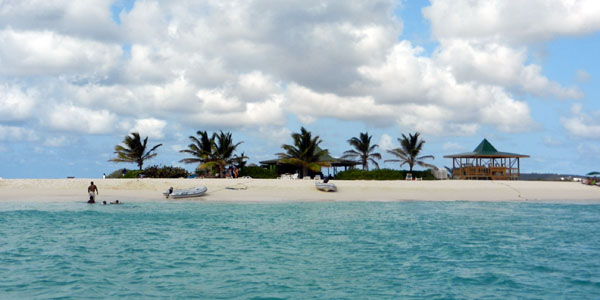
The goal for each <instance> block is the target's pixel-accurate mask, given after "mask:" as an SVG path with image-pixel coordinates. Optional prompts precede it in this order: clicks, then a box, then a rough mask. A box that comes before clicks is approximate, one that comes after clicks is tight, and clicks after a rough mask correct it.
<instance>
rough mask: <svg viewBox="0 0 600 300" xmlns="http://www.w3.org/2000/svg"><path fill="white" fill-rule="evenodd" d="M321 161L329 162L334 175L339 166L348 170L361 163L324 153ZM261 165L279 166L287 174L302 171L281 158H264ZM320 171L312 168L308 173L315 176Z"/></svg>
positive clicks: (282, 172) (281, 172) (269, 167)
mask: <svg viewBox="0 0 600 300" xmlns="http://www.w3.org/2000/svg"><path fill="white" fill-rule="evenodd" d="M319 161H326V162H329V164H330V166H331V168H333V172H332V173H333V174H331V175H333V176H335V174H337V172H338V168H343V171H346V170H348V169H352V168H354V167H355V166H356V165H360V163H359V162H356V161H353V160H347V159H341V158H334V157H332V156H331V155H329V154H326V155H323V156H321V157H320V158H319ZM260 165H261V166H263V167H265V168H268V169H272V168H274V167H276V168H277V172H278V173H279V174H280V175H281V174H286V173H296V172H300V173H302V172H301V170H299V168H298V166H295V165H290V164H283V163H281V162H279V159H271V160H264V161H261V162H260ZM317 174H319V173H315V172H313V171H311V170H309V171H308V175H309V176H311V177H313V176H315V175H317Z"/></svg>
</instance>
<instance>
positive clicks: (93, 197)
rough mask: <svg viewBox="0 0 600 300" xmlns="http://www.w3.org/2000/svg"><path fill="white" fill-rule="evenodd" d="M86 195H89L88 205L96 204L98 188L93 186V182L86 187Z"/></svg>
mask: <svg viewBox="0 0 600 300" xmlns="http://www.w3.org/2000/svg"><path fill="white" fill-rule="evenodd" d="M88 194H90V200H89V201H88V203H96V195H98V194H100V193H99V192H98V187H97V186H96V185H95V184H94V182H93V181H92V182H90V186H89V187H88Z"/></svg>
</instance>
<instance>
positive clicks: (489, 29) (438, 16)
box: [423, 0, 600, 43]
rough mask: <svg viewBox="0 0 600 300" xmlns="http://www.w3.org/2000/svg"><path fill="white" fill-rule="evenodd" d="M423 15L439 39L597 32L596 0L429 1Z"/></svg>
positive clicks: (598, 12) (536, 38)
mask: <svg viewBox="0 0 600 300" xmlns="http://www.w3.org/2000/svg"><path fill="white" fill-rule="evenodd" d="M423 15H424V16H425V18H427V19H428V20H429V21H430V22H431V28H432V32H433V35H434V36H435V37H437V38H438V39H448V38H459V39H466V40H488V41H497V42H510V43H514V42H517V43H518V42H529V41H542V40H549V39H551V38H553V37H555V36H559V35H581V34H587V33H592V32H594V31H597V30H600V3H599V2H598V1H596V0H578V1H573V0H527V1H521V0H512V1H509V0H487V1H472V0H431V6H429V7H426V8H424V9H423Z"/></svg>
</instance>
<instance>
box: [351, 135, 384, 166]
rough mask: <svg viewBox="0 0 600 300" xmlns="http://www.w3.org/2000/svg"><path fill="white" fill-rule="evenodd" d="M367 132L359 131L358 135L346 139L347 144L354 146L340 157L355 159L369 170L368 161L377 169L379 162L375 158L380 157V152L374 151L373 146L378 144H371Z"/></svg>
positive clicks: (375, 146)
mask: <svg viewBox="0 0 600 300" xmlns="http://www.w3.org/2000/svg"><path fill="white" fill-rule="evenodd" d="M372 137H373V136H370V135H369V133H368V132H365V133H362V132H361V133H360V136H359V137H353V138H351V139H349V140H348V144H350V146H352V147H354V149H353V150H348V151H346V152H344V156H342V158H350V159H357V160H358V161H360V163H361V164H362V167H363V170H365V171H368V170H369V162H370V163H372V164H374V165H375V167H376V168H377V169H379V164H378V163H377V161H375V159H381V154H379V153H375V152H374V151H375V148H377V147H379V145H377V144H374V145H371V138H372Z"/></svg>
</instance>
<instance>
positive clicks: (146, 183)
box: [0, 178, 600, 204]
mask: <svg viewBox="0 0 600 300" xmlns="http://www.w3.org/2000/svg"><path fill="white" fill-rule="evenodd" d="M90 181H94V183H95V184H96V186H98V190H99V195H98V197H97V199H96V202H97V203H101V202H102V201H107V202H109V201H114V200H116V199H119V200H120V201H123V202H151V201H174V200H167V199H165V197H164V196H163V195H162V192H163V191H164V190H166V189H168V188H169V187H171V186H172V187H174V188H175V189H181V188H190V187H195V186H206V187H207V188H208V192H207V194H206V195H204V196H202V197H197V198H186V199H177V200H176V201H197V202H265V203H276V202H290V201H305V202H310V201H334V202H335V201H337V202H344V201H364V202H390V201H494V202H508V201H510V202H559V203H598V204H600V188H598V187H596V186H587V185H583V184H581V183H577V182H548V181H468V180H443V181H403V180H397V181H367V180H356V181H353V180H352V181H351V180H332V181H331V182H332V183H334V184H335V185H336V186H337V187H338V192H333V193H326V192H320V191H318V190H317V189H316V188H315V185H314V182H315V181H314V180H289V179H288V180H286V179H283V180H280V179H247V178H238V179H154V178H144V179H91V178H87V179H86V178H77V179H2V180H0V203H1V202H15V201H16V202H78V201H87V197H88V195H87V187H88V185H89V183H90ZM234 186H237V187H245V188H246V189H242V190H230V189H227V187H234Z"/></svg>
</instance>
